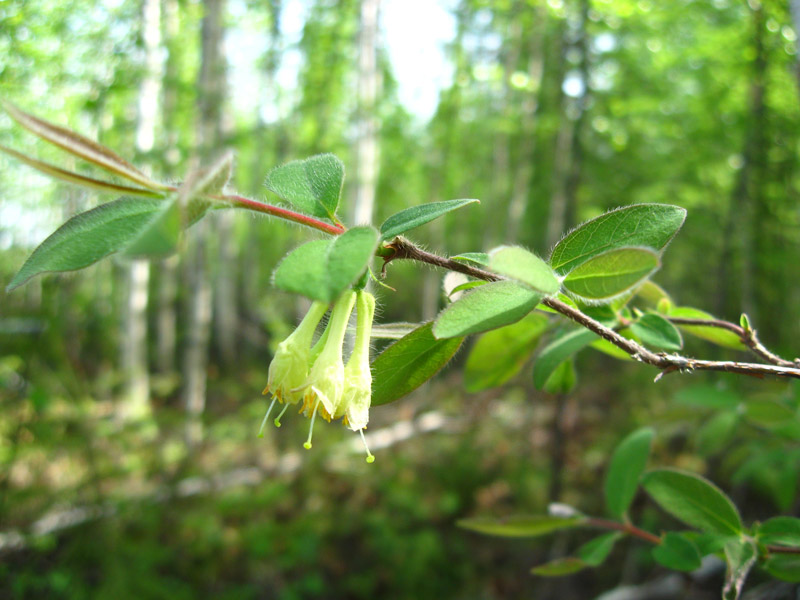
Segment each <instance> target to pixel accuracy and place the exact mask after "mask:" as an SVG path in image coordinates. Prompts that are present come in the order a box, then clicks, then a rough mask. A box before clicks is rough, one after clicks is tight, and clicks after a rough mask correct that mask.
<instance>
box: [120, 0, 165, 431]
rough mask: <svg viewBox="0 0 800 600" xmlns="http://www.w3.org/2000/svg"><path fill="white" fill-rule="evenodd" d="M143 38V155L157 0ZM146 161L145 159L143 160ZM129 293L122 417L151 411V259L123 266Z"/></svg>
mask: <svg viewBox="0 0 800 600" xmlns="http://www.w3.org/2000/svg"><path fill="white" fill-rule="evenodd" d="M142 40H143V42H144V52H145V54H144V59H145V68H144V76H143V78H142V81H141V84H140V87H139V113H138V125H137V127H136V149H137V151H138V153H139V154H140V155H141V156H146V155H147V154H148V153H149V152H151V151H152V150H153V146H154V145H155V136H156V130H157V127H158V115H159V100H160V95H161V79H162V67H161V58H160V56H159V54H160V48H161V6H160V0H143V2H142ZM145 162H147V161H145ZM126 270H127V273H126V275H127V282H128V290H127V291H128V293H127V298H126V306H125V313H124V315H125V324H124V327H123V330H124V332H125V333H124V336H123V339H122V348H121V354H122V368H123V370H124V372H125V402H124V404H123V407H122V410H121V417H122V418H124V419H132V418H134V419H136V418H142V417H145V416H148V415H149V414H150V404H149V400H150V377H149V367H148V364H147V304H148V301H149V295H150V292H149V284H150V263H149V262H148V261H146V260H141V259H140V260H134V261H132V262H131V263H130V264H129V265H127V267H126Z"/></svg>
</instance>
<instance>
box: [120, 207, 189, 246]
mask: <svg viewBox="0 0 800 600" xmlns="http://www.w3.org/2000/svg"><path fill="white" fill-rule="evenodd" d="M181 229H182V227H181V211H180V206H179V204H178V201H177V200H176V199H172V200H169V201H166V202H163V203H162V206H161V208H160V210H159V211H158V212H157V213H156V214H154V215H153V218H152V219H150V221H149V222H148V223H147V225H146V226H145V227H142V229H141V231H140V232H139V234H138V235H137V236H136V237H135V238H134V239H132V240H131V241H130V243H129V244H128V245H127V246H125V248H124V249H123V250H122V254H124V255H125V256H136V257H148V258H156V257H164V256H169V255H170V254H173V253H174V252H175V251H176V250H177V248H178V238H179V237H180V234H181Z"/></svg>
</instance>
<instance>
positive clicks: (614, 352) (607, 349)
mask: <svg viewBox="0 0 800 600" xmlns="http://www.w3.org/2000/svg"><path fill="white" fill-rule="evenodd" d="M617 333H619V334H620V335H622V336H624V337H630V335H631V334H630V330H629V329H621V330H620V331H618V332H617ZM589 345H590V346H591V347H592V348H594V349H595V350H597V351H599V352H602V353H603V354H607V355H608V356H611V357H613V358H616V359H617V360H629V361H630V360H633V359H632V358H631V355H630V354H628V353H627V352H625V350H623V349H622V348H620V347H619V346H615V345H614V344H612V343H611V342H609V341H608V340H604V339H603V338H598V339H596V340H595V341H593V342H592V343H591V344H589Z"/></svg>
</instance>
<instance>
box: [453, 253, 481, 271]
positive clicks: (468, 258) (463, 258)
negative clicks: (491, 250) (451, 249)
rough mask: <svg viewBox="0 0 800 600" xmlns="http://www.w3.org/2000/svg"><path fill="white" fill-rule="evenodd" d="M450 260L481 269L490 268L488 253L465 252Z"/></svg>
mask: <svg viewBox="0 0 800 600" xmlns="http://www.w3.org/2000/svg"><path fill="white" fill-rule="evenodd" d="M450 258H451V259H453V260H457V261H459V262H464V263H472V264H473V265H475V266H476V267H480V268H483V267H488V266H489V255H488V254H487V253H486V252H463V253H461V254H457V255H456V256H451V257H450Z"/></svg>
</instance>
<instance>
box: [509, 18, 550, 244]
mask: <svg viewBox="0 0 800 600" xmlns="http://www.w3.org/2000/svg"><path fill="white" fill-rule="evenodd" d="M534 10H535V11H536V14H535V17H534V22H535V23H536V24H537V25H536V26H535V28H534V29H533V31H531V32H530V37H529V38H528V42H529V46H528V77H529V78H530V87H531V90H530V91H529V92H528V93H527V94H526V95H525V98H524V100H523V101H522V123H521V133H522V139H521V140H520V148H519V157H518V158H517V165H516V167H515V170H514V182H513V187H512V190H511V200H510V201H509V203H508V220H507V223H508V224H507V226H506V241H507V242H509V243H514V242H516V241H517V237H518V235H519V228H520V225H521V223H522V219H523V217H524V216H525V208H526V206H527V204H528V195H529V193H530V188H531V180H532V179H533V169H534V165H533V160H534V152H535V150H536V137H535V135H536V113H537V110H538V108H539V93H540V90H541V89H542V77H543V76H544V29H543V27H542V26H541V25H538V24H539V23H543V22H544V11H543V10H542V7H541V6H537V8H536V9H534Z"/></svg>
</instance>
